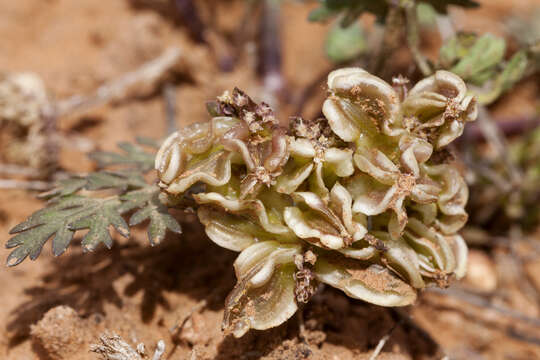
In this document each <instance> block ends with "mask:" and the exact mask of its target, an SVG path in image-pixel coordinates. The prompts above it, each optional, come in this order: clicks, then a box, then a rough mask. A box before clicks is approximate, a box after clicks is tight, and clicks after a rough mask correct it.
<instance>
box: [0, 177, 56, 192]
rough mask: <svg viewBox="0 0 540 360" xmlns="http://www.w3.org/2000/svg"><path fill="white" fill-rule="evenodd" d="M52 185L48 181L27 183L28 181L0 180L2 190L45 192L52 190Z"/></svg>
mask: <svg viewBox="0 0 540 360" xmlns="http://www.w3.org/2000/svg"><path fill="white" fill-rule="evenodd" d="M51 186H52V184H51V183H49V182H46V181H39V180H34V181H27V180H13V179H0V189H23V190H36V191H45V190H48V189H50V188H51Z"/></svg>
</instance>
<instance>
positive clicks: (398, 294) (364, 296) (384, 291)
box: [314, 256, 416, 306]
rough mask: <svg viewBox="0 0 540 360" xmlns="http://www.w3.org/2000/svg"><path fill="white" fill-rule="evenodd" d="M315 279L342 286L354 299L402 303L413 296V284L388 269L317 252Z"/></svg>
mask: <svg viewBox="0 0 540 360" xmlns="http://www.w3.org/2000/svg"><path fill="white" fill-rule="evenodd" d="M314 274H315V277H316V278H317V280H319V281H320V282H323V283H325V284H328V285H330V286H333V287H335V288H337V289H340V290H342V291H343V292H344V293H345V294H347V295H348V296H350V297H352V298H354V299H360V300H363V301H367V302H369V303H372V304H375V305H380V306H406V305H410V304H412V303H414V301H415V300H416V291H415V290H414V288H413V287H411V286H410V285H409V284H407V283H406V282H405V281H403V280H401V279H400V278H399V277H398V276H396V275H394V274H393V273H392V272H391V271H390V270H389V269H387V268H384V267H382V266H379V265H375V264H371V265H369V264H365V263H362V262H357V261H354V260H351V259H345V258H339V257H335V256H329V257H324V256H319V259H318V260H317V263H316V264H315V269H314Z"/></svg>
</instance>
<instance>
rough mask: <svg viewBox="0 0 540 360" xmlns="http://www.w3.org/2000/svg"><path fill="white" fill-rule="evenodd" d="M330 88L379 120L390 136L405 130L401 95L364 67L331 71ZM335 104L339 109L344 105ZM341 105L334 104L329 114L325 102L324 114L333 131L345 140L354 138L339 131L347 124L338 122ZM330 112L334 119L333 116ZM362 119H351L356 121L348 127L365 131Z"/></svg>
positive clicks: (381, 126) (379, 125) (329, 108)
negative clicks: (401, 109)
mask: <svg viewBox="0 0 540 360" xmlns="http://www.w3.org/2000/svg"><path fill="white" fill-rule="evenodd" d="M328 89H329V91H331V92H332V93H333V94H334V95H335V96H336V97H338V98H341V99H344V100H345V101H348V102H349V103H350V104H353V106H354V107H356V109H357V110H358V111H359V112H360V113H363V114H364V117H370V118H371V119H373V120H375V121H376V122H377V123H378V125H377V126H378V127H379V128H380V129H382V132H383V133H385V134H386V135H389V136H395V135H399V134H400V133H401V132H402V129H400V128H399V127H400V125H401V116H400V109H399V97H398V95H397V94H396V92H395V90H394V89H393V88H392V86H390V85H389V84H388V83H387V82H385V81H384V80H382V79H380V78H378V77H376V76H374V75H371V74H369V73H368V72H366V71H364V70H362V69H355V68H349V69H348V70H344V71H343V69H342V70H338V72H337V73H330V75H329V76H328ZM333 105H334V106H336V105H337V106H338V108H339V106H340V104H339V103H334V104H333ZM338 108H335V107H334V108H333V109H332V105H330V106H329V107H328V109H327V110H328V111H329V113H328V114H327V113H326V112H325V106H324V105H323V113H324V114H325V116H326V117H327V118H328V120H329V123H330V126H331V127H332V130H334V132H335V133H336V134H338V136H340V137H341V138H342V139H343V140H345V141H354V140H348V139H345V138H344V137H342V136H341V135H340V133H339V132H338V131H336V130H341V128H342V127H343V125H341V126H340V124H338V123H339V120H338V119H337V118H336V117H335V115H336V112H335V110H338ZM338 111H339V110H338ZM328 115H330V117H333V119H330V117H329V116H328ZM358 120H360V118H359V117H356V119H355V118H350V119H347V121H351V122H352V124H351V125H347V126H345V127H356V128H357V129H361V130H362V128H363V126H362V124H361V123H358ZM341 121H343V119H342V120H341ZM332 125H334V126H332ZM336 125H337V126H336ZM335 127H336V128H335ZM360 132H361V131H360Z"/></svg>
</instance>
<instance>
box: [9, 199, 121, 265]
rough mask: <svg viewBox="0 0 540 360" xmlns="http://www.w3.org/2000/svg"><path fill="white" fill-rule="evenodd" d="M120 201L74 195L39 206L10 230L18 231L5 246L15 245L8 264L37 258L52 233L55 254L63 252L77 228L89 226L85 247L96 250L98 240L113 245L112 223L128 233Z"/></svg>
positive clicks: (84, 241)
mask: <svg viewBox="0 0 540 360" xmlns="http://www.w3.org/2000/svg"><path fill="white" fill-rule="evenodd" d="M120 204H121V202H120V200H119V199H118V197H117V196H113V197H111V198H106V199H94V198H87V197H83V196H78V195H71V196H67V197H64V198H61V199H60V200H58V201H57V202H56V203H54V204H52V205H50V206H48V207H46V208H44V209H41V210H38V211H37V212H35V213H34V214H32V215H31V216H30V217H29V218H28V219H27V220H26V221H25V222H23V223H21V224H19V225H17V226H15V227H14V228H13V229H11V231H10V232H9V233H10V234H16V235H15V236H14V237H12V238H11V239H10V240H9V241H8V242H7V244H6V247H7V248H8V249H9V248H14V247H16V249H15V250H13V251H12V252H11V254H10V255H9V256H8V259H7V264H8V266H15V265H17V264H19V263H20V262H22V261H23V260H24V259H25V258H26V257H27V256H29V257H30V259H32V260H35V259H36V258H37V257H38V256H39V254H40V253H41V249H42V248H43V245H45V243H46V242H47V240H48V239H49V238H51V237H53V240H52V243H53V254H54V255H56V256H58V255H60V254H62V253H63V252H64V251H65V250H66V248H67V247H68V245H69V243H70V242H71V240H72V239H73V235H74V233H75V231H76V230H78V229H82V228H87V229H90V231H89V232H88V234H87V235H86V236H85V238H84V239H83V246H84V249H85V250H93V249H94V248H95V247H96V246H97V245H98V244H99V243H104V244H105V245H106V246H107V247H111V245H112V240H111V236H110V234H109V231H108V228H109V225H113V226H114V227H115V228H116V229H117V231H118V232H119V233H120V234H122V235H123V236H129V230H128V229H127V224H125V221H124V220H123V219H122V218H121V216H120V214H118V213H117V212H116V207H118V206H119V205H120ZM120 219H122V220H120ZM95 234H99V235H97V236H96V235H95Z"/></svg>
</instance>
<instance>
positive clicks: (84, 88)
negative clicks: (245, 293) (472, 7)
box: [0, 0, 540, 360]
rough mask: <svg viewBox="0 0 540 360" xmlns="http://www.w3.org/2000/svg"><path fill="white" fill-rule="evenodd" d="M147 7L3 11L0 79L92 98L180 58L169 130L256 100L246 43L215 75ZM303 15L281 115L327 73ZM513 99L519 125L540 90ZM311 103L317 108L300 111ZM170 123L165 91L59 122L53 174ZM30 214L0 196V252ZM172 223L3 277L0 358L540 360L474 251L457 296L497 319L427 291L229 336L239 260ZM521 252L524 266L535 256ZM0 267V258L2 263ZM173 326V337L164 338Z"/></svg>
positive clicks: (224, 4) (526, 322)
mask: <svg viewBox="0 0 540 360" xmlns="http://www.w3.org/2000/svg"><path fill="white" fill-rule="evenodd" d="M149 3H150V1H128V0H116V1H95V0H78V1H73V0H17V1H2V2H1V3H0V14H1V15H0V39H2V40H1V41H0V72H20V71H31V72H35V73H37V74H38V75H39V76H40V77H42V78H43V80H44V81H45V83H46V84H47V87H48V89H49V90H50V93H51V94H53V95H54V96H55V97H56V98H58V99H63V98H66V97H68V96H71V95H74V94H86V93H89V92H91V91H92V90H94V89H95V88H96V87H97V86H99V85H100V84H102V83H103V82H104V81H106V80H109V79H112V78H115V77H117V76H119V75H121V74H123V73H125V72H127V71H130V70H133V69H136V68H137V67H138V66H140V65H141V64H142V63H144V62H146V61H148V60H150V59H152V58H154V57H156V56H158V55H159V54H160V53H161V52H162V51H163V50H164V49H166V48H167V47H169V46H172V45H177V46H179V47H181V48H182V50H183V52H184V64H183V66H182V68H181V69H179V71H178V74H176V77H175V78H174V79H173V83H174V85H175V100H176V101H175V102H176V111H177V115H178V116H177V122H178V125H179V126H182V125H185V124H188V123H190V122H194V121H202V120H204V119H206V110H205V107H204V102H205V101H206V100H209V99H212V98H213V97H215V96H216V95H218V94H220V93H221V92H223V90H225V89H232V88H233V87H234V86H238V87H240V88H242V89H244V90H246V92H248V93H249V94H253V93H260V92H261V91H262V90H261V82H260V81H259V80H258V79H257V77H256V75H255V74H256V71H255V66H254V64H255V55H254V52H253V45H252V44H249V43H248V44H247V45H246V46H245V48H243V49H242V51H243V54H242V56H241V60H240V62H239V64H237V66H236V67H235V69H234V70H233V71H232V72H228V73H224V72H222V71H220V69H219V64H220V61H221V60H222V59H223V57H226V56H227V55H228V52H227V51H228V50H227V49H225V50H223V49H220V48H219V46H216V47H215V48H214V50H213V51H210V50H209V49H208V47H207V46H205V45H200V44H196V43H195V42H194V41H193V40H191V38H190V37H189V35H188V33H187V32H186V29H185V27H184V26H183V24H182V22H181V21H179V20H178V19H176V18H175V17H174V16H172V15H170V13H169V12H167V11H164V12H160V11H156V9H159V7H152V6H148V4H149ZM155 3H161V4H163V3H165V2H164V1H158V0H156V1H155ZM214 3H216V4H217V5H216V8H217V10H216V14H218V15H217V16H218V17H217V20H216V24H217V25H216V26H217V27H218V28H219V29H221V30H222V31H223V32H224V33H226V34H228V35H229V36H233V35H234V28H235V26H236V22H235V21H234V19H236V18H237V17H238V16H240V14H241V13H242V9H241V7H240V6H239V4H238V2H237V1H221V2H220V1H214ZM485 3H486V4H484V5H485V8H483V9H481V10H476V11H475V12H474V14H475V15H474V16H477V17H475V19H478V18H481V19H482V22H481V23H479V22H476V21H471V20H468V21H467V20H466V18H465V16H464V14H463V13H461V12H460V13H458V14H456V17H457V18H458V19H459V20H460V21H461V23H462V24H463V25H462V26H463V27H464V28H470V29H475V30H485V29H496V28H497V24H498V21H500V19H501V16H504V14H505V12H506V11H508V7H509V6H511V5H509V4H507V5H505V4H506V2H505V1H494V2H487V1H485ZM531 3H534V0H532V1H519V6H518V5H516V6H517V7H519V9H522V10H523V9H527V8H528V7H529V6H531V5H530V4H531ZM312 7H313V4H308V5H306V4H301V3H293V2H291V3H290V4H287V5H286V6H285V7H284V14H283V16H284V18H283V28H282V38H283V40H284V49H283V55H284V61H283V64H284V74H285V79H286V81H287V84H288V87H287V88H288V92H289V97H288V99H287V100H289V102H290V103H294V101H295V99H297V98H296V97H295V96H297V95H295V94H297V93H299V92H300V91H301V90H302V89H303V88H304V87H305V86H307V85H308V84H309V83H311V82H312V81H313V79H315V78H316V77H317V76H319V75H320V73H321V71H323V70H324V69H325V68H329V66H330V64H329V63H328V61H327V60H326V59H325V58H324V55H323V53H322V51H321V50H322V47H323V40H324V34H325V31H326V28H325V26H322V25H313V24H309V23H307V22H305V21H304V19H305V18H306V16H307V14H308V12H309V9H310V8H312ZM516 9H517V8H516ZM516 11H517V10H516ZM204 15H205V16H207V15H209V14H204ZM469 16H470V15H469ZM520 89H521V90H519V92H518V95H514V96H510V97H507V98H506V99H504V100H503V101H501V102H499V103H498V104H496V110H497V112H498V113H501V114H502V115H504V116H506V115H508V114H516V112H517V113H519V114H520V115H524V116H525V115H528V114H530V113H532V112H533V111H534V104H532V100H531V99H534V98H535V97H537V96H538V86H537V85H536V84H534V83H533V84H532V85H531V84H525V85H524V86H523V87H522V88H520ZM320 93H321V96H322V94H323V93H324V92H323V88H322V87H321V89H320ZM317 101H318V100H317V96H315V97H314V100H313V102H314V104H312V105H311V107H309V106H308V107H307V112H308V113H311V112H313V109H314V108H316V106H317V104H316V102H317ZM294 108H295V106H294V104H291V105H289V106H283V107H282V108H280V114H281V115H282V116H286V115H290V114H291V112H292V111H293V109H294ZM164 118H165V105H164V101H163V97H162V96H161V95H160V94H159V93H157V94H156V93H147V94H142V95H141V96H139V97H137V98H132V99H129V100H126V101H122V102H119V103H116V104H113V105H107V106H102V107H99V108H96V109H93V110H91V111H89V112H85V113H83V114H73V115H71V116H68V117H62V118H60V119H58V124H57V125H58V131H59V133H60V134H62V136H63V137H64V138H65V139H67V140H66V141H64V142H63V143H62V147H61V153H60V166H61V168H62V169H63V170H65V171H71V172H84V171H89V170H92V169H93V166H94V165H93V164H92V163H91V162H90V161H89V160H87V159H86V156H85V151H87V150H88V146H82V145H81V141H82V142H83V143H84V144H90V148H94V149H106V150H110V149H114V147H115V143H116V142H118V141H132V140H133V139H134V138H135V136H137V135H144V136H148V137H154V138H160V137H162V136H163V135H164V134H165V127H166V123H165V121H164ZM74 139H75V140H74ZM76 139H79V140H76ZM81 139H82V140H81ZM83 140H84V141H83ZM40 206H42V203H41V202H40V201H38V200H36V199H35V193H32V192H26V191H21V190H1V191H0V234H3V235H2V236H0V238H1V239H2V242H3V241H5V240H7V238H8V235H7V231H8V230H9V229H10V228H11V227H12V226H14V225H15V224H17V223H19V222H21V221H22V220H23V219H24V218H25V217H26V216H27V215H28V214H29V213H31V212H32V211H34V210H36V209H38V208H39V207H40ZM177 215H178V218H179V219H180V220H181V222H182V224H183V229H184V234H183V235H181V236H180V237H172V236H171V237H170V238H167V239H166V241H165V242H164V243H163V244H162V245H160V246H159V247H155V248H151V247H149V246H148V245H147V244H146V240H145V234H144V231H143V230H142V229H139V230H136V231H134V232H133V236H132V239H130V240H129V241H126V240H122V239H116V240H117V242H116V244H115V246H114V247H113V249H112V250H110V251H106V250H103V249H101V250H98V251H96V252H95V253H92V254H82V251H81V250H80V248H79V247H77V246H75V247H73V248H72V249H70V250H68V251H67V253H66V254H65V255H63V256H62V257H60V258H54V257H53V256H52V255H51V251H50V248H49V247H48V246H46V247H45V250H44V252H43V254H42V255H41V257H40V258H39V260H38V261H36V262H31V261H25V262H24V263H23V264H21V265H19V266H17V267H15V268H9V269H8V268H1V269H0V284H1V285H2V289H1V290H0V303H1V306H0V358H2V359H7V360H26V359H28V360H30V359H40V360H60V359H62V360H68V359H81V360H85V359H97V355H95V354H93V353H90V352H89V347H90V344H92V343H97V342H98V336H99V335H100V334H101V333H103V332H105V331H110V332H115V333H117V334H119V335H120V336H122V337H123V338H124V339H125V340H126V341H127V342H128V343H130V344H132V345H134V346H135V345H136V344H138V343H140V342H143V343H145V344H146V347H147V349H148V350H149V352H153V350H154V348H155V344H156V343H157V341H158V340H160V339H163V340H164V341H165V343H166V354H167V356H166V359H223V360H224V359H231V360H232V359H321V360H322V359H332V360H333V359H336V360H337V359H368V358H369V356H370V354H371V353H372V351H373V350H374V348H375V346H376V345H377V343H378V342H379V340H380V339H381V338H382V337H384V336H385V335H387V334H391V336H390V339H389V340H388V342H387V343H386V345H385V347H384V349H383V352H382V354H381V355H379V357H378V359H379V360H385V359H441V358H442V356H443V354H442V352H441V349H444V352H446V353H447V354H449V356H450V358H452V359H539V358H540V320H538V319H539V314H540V308H539V305H540V303H539V302H538V299H534V298H531V296H528V295H527V293H524V292H523V289H522V287H521V286H520V283H519V280H518V281H516V279H518V277H512V274H509V272H510V271H509V270H508V269H509V267H506V265H505V264H504V259H506V258H507V257H505V256H504V255H505V254H504V253H501V250H492V249H488V251H486V249H478V250H474V251H473V252H472V256H471V262H470V265H469V266H470V274H469V276H468V277H467V278H466V279H465V280H464V281H463V283H462V284H460V285H459V286H460V288H466V289H474V291H475V293H474V294H475V296H476V297H475V298H474V299H478V298H480V299H484V300H485V301H486V302H488V303H491V304H495V305H497V306H499V307H501V308H504V309H505V310H504V311H502V312H501V311H498V310H497V309H498V308H497V309H493V307H486V306H485V304H478V303H476V305H474V304H471V302H472V303H474V301H467V299H465V300H464V298H463V297H461V296H457V295H456V294H455V293H454V294H453V295H441V294H440V293H439V292H434V291H426V292H425V293H423V294H422V295H421V297H420V299H419V301H418V303H417V305H416V306H414V307H412V308H408V309H405V310H404V311H403V312H401V311H400V312H397V311H395V310H391V309H384V308H379V307H376V306H372V305H368V304H365V303H362V302H360V301H355V300H351V299H348V298H347V297H346V296H344V295H343V294H342V293H340V292H338V291H335V290H332V289H329V288H327V289H325V290H324V291H323V292H321V293H319V294H317V295H316V296H315V297H314V299H313V301H312V302H311V303H310V304H309V305H307V306H306V308H305V309H304V310H303V314H304V319H305V326H306V333H305V334H304V336H303V337H300V336H299V330H298V329H299V326H298V321H297V319H296V318H293V319H291V320H290V321H289V322H288V323H287V324H284V325H282V326H280V327H278V328H276V329H273V330H269V331H266V332H260V331H251V332H249V333H248V334H247V335H246V336H245V337H243V338H242V339H234V338H232V337H224V336H223V334H222V333H221V330H220V324H221V318H222V314H223V301H224V298H225V296H226V294H227V293H228V291H229V290H230V289H231V288H232V286H233V285H234V282H235V279H234V274H233V270H232V262H233V261H234V257H235V254H234V253H232V252H230V251H227V250H224V249H221V248H219V247H218V246H216V245H214V244H212V243H211V242H210V241H209V240H208V239H207V238H205V236H204V235H202V232H201V227H200V226H199V225H198V224H197V222H196V221H195V218H194V217H193V215H190V214H177ZM517 251H518V252H519V253H520V254H528V253H529V251H530V249H529V248H527V247H526V246H524V247H522V248H519V249H517ZM7 254H8V251H7V250H2V251H0V256H1V257H5V256H7ZM524 265H525V267H524V268H525V269H526V272H527V276H528V277H529V278H530V279H531V284H532V286H533V287H535V288H536V289H540V261H539V260H538V259H535V258H534V257H530V256H529V257H527V260H526V261H525V264H524ZM536 291H537V290H536ZM474 299H473V300H474ZM468 300H471V299H468ZM508 309H509V310H508ZM514 312H515V313H516V314H517V315H516V314H514ZM411 319H413V320H411ZM178 324H183V325H182V326H181V328H176V329H174V328H175V326H176V325H178ZM171 329H173V331H171Z"/></svg>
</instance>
